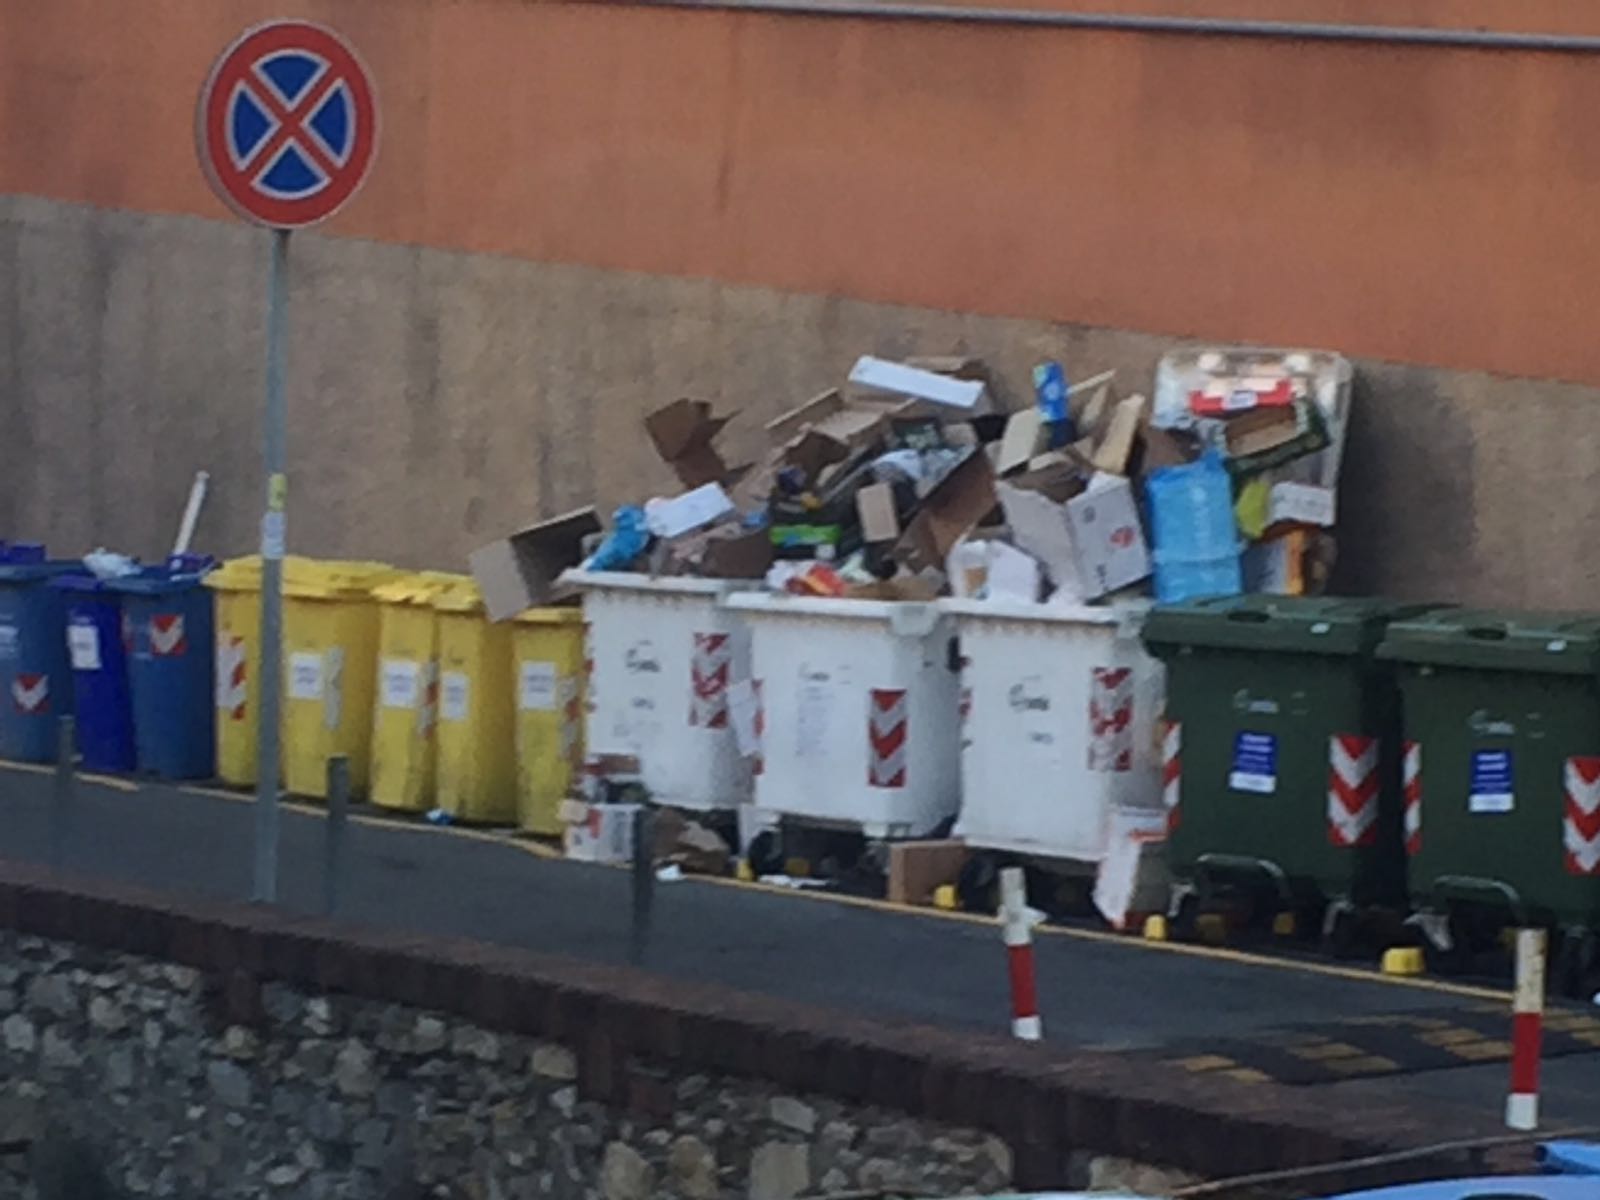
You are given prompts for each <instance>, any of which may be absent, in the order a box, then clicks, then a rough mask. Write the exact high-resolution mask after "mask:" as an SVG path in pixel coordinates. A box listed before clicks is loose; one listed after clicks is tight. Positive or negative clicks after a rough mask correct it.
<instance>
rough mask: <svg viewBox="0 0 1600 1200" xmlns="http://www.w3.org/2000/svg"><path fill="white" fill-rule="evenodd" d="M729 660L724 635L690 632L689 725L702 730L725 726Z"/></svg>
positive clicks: (729, 652)
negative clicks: (692, 636)
mask: <svg viewBox="0 0 1600 1200" xmlns="http://www.w3.org/2000/svg"><path fill="white" fill-rule="evenodd" d="M732 661H733V651H732V650H731V649H730V647H729V646H728V635H727V634H725V633H697V634H695V635H694V662H693V664H692V667H691V673H692V674H693V676H694V679H693V683H694V696H693V698H692V700H691V702H690V704H689V724H691V725H697V726H701V727H703V728H706V729H726V728H727V727H728V671H729V668H730V667H731V665H732Z"/></svg>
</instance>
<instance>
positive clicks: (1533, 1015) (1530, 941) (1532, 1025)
mask: <svg viewBox="0 0 1600 1200" xmlns="http://www.w3.org/2000/svg"><path fill="white" fill-rule="evenodd" d="M1544 955H1545V932H1544V930H1542V929H1519V930H1517V990H1516V993H1515V995H1514V996H1513V997H1512V1001H1511V1013H1512V1015H1511V1094H1510V1095H1509V1096H1507V1097H1506V1125H1507V1126H1508V1127H1510V1128H1512V1129H1519V1130H1529V1129H1537V1128H1538V1127H1539V1054H1540V1042H1541V1040H1542V1038H1543V1025H1544Z"/></svg>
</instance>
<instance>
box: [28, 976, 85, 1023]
mask: <svg viewBox="0 0 1600 1200" xmlns="http://www.w3.org/2000/svg"><path fill="white" fill-rule="evenodd" d="M28 1006H29V1007H30V1008H33V1009H36V1010H37V1011H39V1012H45V1013H49V1014H50V1015H51V1016H52V1017H73V1016H76V1015H77V1013H78V997H77V996H76V995H75V994H74V993H73V989H72V981H71V980H70V979H68V978H67V977H66V976H65V975H40V976H39V977H38V978H36V979H35V980H34V981H33V982H32V983H30V984H28Z"/></svg>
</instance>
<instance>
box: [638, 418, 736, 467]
mask: <svg viewBox="0 0 1600 1200" xmlns="http://www.w3.org/2000/svg"><path fill="white" fill-rule="evenodd" d="M732 419H733V414H732V413H729V414H727V415H725V416H720V417H718V416H713V415H712V413H711V405H710V403H709V402H707V401H705V400H687V399H684V400H674V401H673V402H672V403H671V404H665V405H662V406H661V407H660V408H658V409H656V410H655V411H654V412H652V413H651V414H650V415H649V416H647V417H645V419H644V427H645V432H646V433H648V434H649V435H650V440H651V441H652V442H654V443H655V447H656V453H657V454H659V455H660V456H661V459H662V461H663V462H665V463H666V464H667V465H668V466H669V467H671V468H672V470H673V472H674V473H675V474H676V475H677V476H678V481H679V482H680V483H682V484H683V486H684V487H686V488H697V487H700V486H701V485H703V484H707V483H720V482H721V481H722V480H723V478H724V477H725V476H726V475H727V473H728V465H727V463H725V462H723V460H722V455H720V454H718V453H717V449H716V447H715V446H714V445H712V440H713V439H714V438H715V437H716V436H717V434H719V433H721V432H722V427H723V426H724V425H726V424H727V423H728V422H729V421H731V420H732Z"/></svg>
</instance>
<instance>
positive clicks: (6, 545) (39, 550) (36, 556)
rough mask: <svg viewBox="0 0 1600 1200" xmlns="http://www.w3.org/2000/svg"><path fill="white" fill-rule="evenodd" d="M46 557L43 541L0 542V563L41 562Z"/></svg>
mask: <svg viewBox="0 0 1600 1200" xmlns="http://www.w3.org/2000/svg"><path fill="white" fill-rule="evenodd" d="M47 557H48V556H47V555H46V554H45V550H44V543H43V542H0V563H42V562H44V561H45V559H46V558H47Z"/></svg>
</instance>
